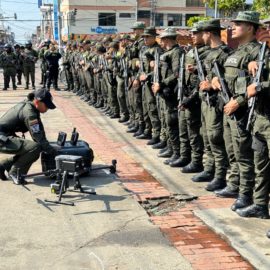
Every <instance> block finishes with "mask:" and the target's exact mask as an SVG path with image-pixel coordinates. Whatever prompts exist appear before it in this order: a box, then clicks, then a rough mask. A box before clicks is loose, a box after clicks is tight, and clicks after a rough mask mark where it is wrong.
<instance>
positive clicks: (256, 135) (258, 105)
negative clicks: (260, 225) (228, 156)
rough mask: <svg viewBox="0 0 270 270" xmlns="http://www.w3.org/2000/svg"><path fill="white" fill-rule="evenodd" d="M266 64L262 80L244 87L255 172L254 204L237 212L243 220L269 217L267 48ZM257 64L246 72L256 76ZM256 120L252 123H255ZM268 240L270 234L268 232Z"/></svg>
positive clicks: (269, 65)
mask: <svg viewBox="0 0 270 270" xmlns="http://www.w3.org/2000/svg"><path fill="white" fill-rule="evenodd" d="M263 59H264V61H265V66H264V70H263V72H262V77H261V81H260V82H259V83H252V84H250V85H249V86H248V87H247V97H248V98H256V101H255V113H254V114H255V115H254V117H253V119H252V122H253V123H252V125H253V128H252V134H253V145H252V146H253V149H254V162H255V169H256V178H255V189H254V195H253V204H252V205H250V206H248V207H246V208H242V209H238V210H236V212H237V214H239V215H240V216H242V217H257V218H263V219H265V218H269V193H270V181H269V176H270V136H269V135H270V107H269V104H270V54H269V48H268V51H267V52H266V54H265V55H264V57H263ZM257 70H258V64H257V62H256V61H254V62H251V63H249V71H250V73H251V74H252V76H253V77H255V76H256V72H257ZM254 120H255V121H254ZM268 237H269V238H270V231H269V232H268Z"/></svg>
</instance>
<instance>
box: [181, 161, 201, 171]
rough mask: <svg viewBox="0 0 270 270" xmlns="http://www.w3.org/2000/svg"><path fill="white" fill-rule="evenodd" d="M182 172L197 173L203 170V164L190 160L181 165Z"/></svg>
mask: <svg viewBox="0 0 270 270" xmlns="http://www.w3.org/2000/svg"><path fill="white" fill-rule="evenodd" d="M181 171H182V173H199V172H201V171H203V165H202V164H201V163H194V162H191V163H189V164H188V165H187V166H185V167H183V169H182V170H181Z"/></svg>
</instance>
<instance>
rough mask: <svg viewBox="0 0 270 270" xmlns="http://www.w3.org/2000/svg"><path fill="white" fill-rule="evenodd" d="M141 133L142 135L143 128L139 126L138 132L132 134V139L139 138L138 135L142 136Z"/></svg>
mask: <svg viewBox="0 0 270 270" xmlns="http://www.w3.org/2000/svg"><path fill="white" fill-rule="evenodd" d="M143 133H144V127H143V126H139V129H138V131H137V132H135V133H134V134H133V137H137V136H140V135H142V134H143Z"/></svg>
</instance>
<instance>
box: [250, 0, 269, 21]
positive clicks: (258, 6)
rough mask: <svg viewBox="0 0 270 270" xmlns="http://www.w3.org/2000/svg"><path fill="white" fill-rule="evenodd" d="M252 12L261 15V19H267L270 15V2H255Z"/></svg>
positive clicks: (264, 0)
mask: <svg viewBox="0 0 270 270" xmlns="http://www.w3.org/2000/svg"><path fill="white" fill-rule="evenodd" d="M252 10H255V11H258V12H260V13H261V19H265V18H267V17H269V15H270V5H269V0H254V1H253V5H252Z"/></svg>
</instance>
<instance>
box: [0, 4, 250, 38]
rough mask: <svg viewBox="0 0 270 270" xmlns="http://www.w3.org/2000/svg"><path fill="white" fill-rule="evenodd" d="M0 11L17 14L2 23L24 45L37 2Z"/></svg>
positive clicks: (34, 19) (34, 24)
mask: <svg viewBox="0 0 270 270" xmlns="http://www.w3.org/2000/svg"><path fill="white" fill-rule="evenodd" d="M52 1H53V0H43V3H52ZM108 1H109V0H108ZM246 2H247V3H252V2H253V0H246ZM0 11H1V13H2V14H3V16H4V17H13V16H14V13H16V14H17V21H16V20H14V19H13V18H9V19H5V22H4V23H5V25H6V26H7V25H9V26H10V27H11V29H12V32H14V33H15V40H16V42H19V43H24V42H25V41H26V40H28V39H29V37H30V36H31V34H32V33H35V32H36V31H35V30H36V27H37V26H38V25H40V20H41V14H40V11H39V8H38V0H14V1H13V0H0ZM20 20H25V21H20ZM29 20H31V21H29Z"/></svg>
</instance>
